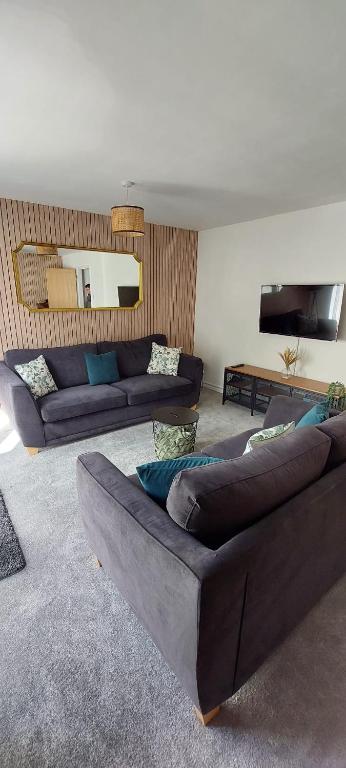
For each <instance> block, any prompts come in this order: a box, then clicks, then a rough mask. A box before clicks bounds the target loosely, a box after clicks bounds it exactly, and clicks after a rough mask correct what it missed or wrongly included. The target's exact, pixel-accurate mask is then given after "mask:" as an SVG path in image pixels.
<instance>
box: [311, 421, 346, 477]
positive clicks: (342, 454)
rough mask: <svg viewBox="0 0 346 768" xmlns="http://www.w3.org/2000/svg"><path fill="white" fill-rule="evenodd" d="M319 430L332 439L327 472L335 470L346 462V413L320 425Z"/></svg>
mask: <svg viewBox="0 0 346 768" xmlns="http://www.w3.org/2000/svg"><path fill="white" fill-rule="evenodd" d="M317 429H319V430H320V431H321V432H323V433H324V434H325V435H328V437H330V439H331V447H330V452H329V456H328V460H327V464H326V470H327V471H329V470H330V469H334V467H338V466H339V464H342V463H343V462H344V461H346V411H344V412H343V413H340V414H339V416H333V417H332V418H331V419H327V421H323V422H322V424H319V425H318V427H317Z"/></svg>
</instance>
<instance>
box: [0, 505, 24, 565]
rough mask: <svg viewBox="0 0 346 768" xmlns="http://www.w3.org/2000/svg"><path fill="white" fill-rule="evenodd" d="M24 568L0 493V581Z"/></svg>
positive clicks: (20, 550) (17, 543)
mask: <svg viewBox="0 0 346 768" xmlns="http://www.w3.org/2000/svg"><path fill="white" fill-rule="evenodd" d="M24 566H25V558H24V555H23V552H22V549H21V546H20V544H19V541H18V539H17V535H16V532H15V530H14V528H13V525H12V521H11V518H10V516H9V514H8V511H7V507H6V504H5V502H4V497H3V495H2V493H1V491H0V579H5V578H6V576H12V575H13V574H14V573H17V572H18V571H21V570H22V568H24Z"/></svg>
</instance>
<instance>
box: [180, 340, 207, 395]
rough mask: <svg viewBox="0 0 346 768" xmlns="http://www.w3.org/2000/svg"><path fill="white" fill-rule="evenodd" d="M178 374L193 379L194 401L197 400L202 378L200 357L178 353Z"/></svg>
mask: <svg viewBox="0 0 346 768" xmlns="http://www.w3.org/2000/svg"><path fill="white" fill-rule="evenodd" d="M178 376H184V378H185V379H190V380H191V381H193V383H194V385H195V389H196V395H197V396H196V403H197V402H198V400H199V394H200V391H201V385H202V378H203V361H202V360H201V358H200V357H195V356H194V355H186V354H185V353H184V352H182V354H181V355H180V360H179V367H178Z"/></svg>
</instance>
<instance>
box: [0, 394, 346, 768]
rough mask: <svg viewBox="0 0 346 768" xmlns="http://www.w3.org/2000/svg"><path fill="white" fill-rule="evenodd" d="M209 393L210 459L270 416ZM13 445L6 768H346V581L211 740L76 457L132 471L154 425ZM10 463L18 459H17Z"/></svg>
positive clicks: (7, 466)
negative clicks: (14, 545)
mask: <svg viewBox="0 0 346 768" xmlns="http://www.w3.org/2000/svg"><path fill="white" fill-rule="evenodd" d="M219 403H220V396H217V395H215V394H214V393H210V392H205V393H204V394H203V397H202V405H201V408H200V416H201V417H200V422H199V425H198V444H197V446H196V447H197V449H198V448H200V447H201V446H202V445H206V444H207V443H209V442H214V441H215V440H216V439H218V438H220V439H221V438H223V437H225V436H227V435H228V434H232V433H237V432H239V431H241V430H243V429H246V428H248V427H249V426H251V425H253V424H258V425H260V424H261V421H262V419H261V417H260V416H255V417H254V418H253V419H252V418H251V416H250V414H249V412H248V411H246V410H245V409H243V408H240V407H239V406H236V405H233V404H226V405H225V406H224V407H222V406H221V405H219ZM12 442H13V436H11V435H9V436H7V437H6V435H5V434H4V439H2V438H1V437H0V484H1V486H2V488H3V490H4V493H6V499H7V504H8V509H9V513H10V515H11V518H12V520H13V523H14V525H15V528H16V531H17V533H18V536H19V538H20V541H21V543H22V546H23V550H24V554H25V557H26V560H27V567H26V568H25V570H24V571H22V572H21V573H18V574H16V575H15V576H13V577H12V578H11V579H5V580H3V581H2V582H1V583H0V765H1V768H53V767H54V768H94V767H95V766H102V768H130V767H131V768H132V767H133V766H135V767H136V768H162V767H163V766H172V767H173V768H190V767H191V768H224V767H226V766H227V768H231V767H235V768H271V767H272V766H275V767H276V766H280V767H281V766H283V767H284V768H317V766H318V767H319V768H320V766H322V768H345V765H346V757H345V755H346V714H345V700H346V674H345V673H346V613H345V598H346V580H343V581H341V582H339V583H338V584H337V585H336V586H335V587H334V588H333V590H331V591H330V592H329V593H328V595H327V596H326V597H325V598H324V600H323V601H322V602H321V603H320V604H319V605H318V606H316V608H315V609H314V610H313V611H312V612H311V613H310V614H309V616H308V617H307V618H306V619H305V621H304V622H303V624H301V625H300V626H299V627H298V628H297V630H296V631H295V632H294V633H293V634H292V635H291V636H290V637H289V638H288V640H287V641H286V642H285V643H284V645H282V646H281V647H280V648H279V649H277V651H276V652H275V653H274V654H273V656H272V657H271V658H270V659H269V660H268V661H267V663H266V664H265V665H264V666H263V667H262V668H261V669H260V670H259V671H258V672H257V673H256V674H255V675H254V676H253V677H252V679H251V680H250V681H249V682H248V683H247V684H246V685H245V686H244V687H243V688H242V689H241V690H240V691H239V692H238V694H237V695H236V696H235V697H234V698H233V699H232V700H230V701H229V702H228V703H227V704H226V705H225V706H224V707H223V710H222V714H221V715H220V717H218V718H217V719H216V720H215V721H214V724H212V725H211V726H209V727H208V728H203V727H202V726H200V725H199V723H198V722H197V721H196V720H195V718H194V716H193V714H192V712H191V703H190V701H189V700H188V698H187V697H186V696H185V694H184V692H183V691H182V689H181V687H180V685H179V683H178V682H177V681H176V679H175V677H174V675H173V674H172V673H171V672H170V670H169V669H168V667H167V666H166V664H165V662H164V661H163V660H162V658H161V656H160V654H159V652H158V651H157V650H156V648H155V646H154V645H153V643H152V642H151V640H150V638H149V637H148V636H147V634H146V632H145V631H144V630H143V629H142V628H141V626H140V625H139V624H138V622H137V620H136V618H135V616H134V615H133V614H132V612H131V610H130V609H129V608H128V606H127V605H126V604H125V602H124V601H123V600H122V598H121V597H120V596H119V594H118V593H117V592H116V590H115V588H114V587H113V585H112V583H111V582H110V581H109V579H108V578H107V576H106V575H105V573H104V571H103V570H102V569H98V568H97V567H96V565H95V561H94V559H93V557H92V555H91V552H90V551H89V548H88V545H87V543H86V541H85V539H84V536H83V531H82V528H81V525H80V520H79V514H78V507H77V499H76V492H75V458H76V456H77V455H78V454H79V453H82V452H83V451H87V450H95V449H96V450H100V451H102V452H103V453H104V454H105V455H106V456H108V457H109V458H110V459H111V460H112V461H114V462H115V463H117V464H118V465H119V467H120V468H121V469H122V470H123V471H124V472H127V473H129V472H133V471H134V468H135V465H136V464H137V463H139V462H141V461H147V460H149V459H153V458H154V452H153V443H152V431H151V425H150V424H143V425H140V426H135V427H131V428H128V429H124V430H119V431H117V432H113V433H111V434H108V435H103V436H101V437H96V438H91V439H89V440H85V441H83V442H79V443H74V444H70V445H67V446H61V447H59V448H55V449H51V450H48V451H44V452H42V453H40V454H39V455H38V456H36V457H34V458H29V457H28V456H27V455H26V453H25V452H24V450H23V448H22V446H21V445H17V446H16V447H12V450H11V446H12ZM5 451H8V452H5Z"/></svg>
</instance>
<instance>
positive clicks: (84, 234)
mask: <svg viewBox="0 0 346 768" xmlns="http://www.w3.org/2000/svg"><path fill="white" fill-rule="evenodd" d="M22 240H24V241H25V240H28V241H30V240H32V241H36V242H47V243H50V242H51V243H64V244H66V245H77V246H80V247H85V248H87V247H91V246H92V247H94V248H100V249H102V248H111V249H114V250H118V251H122V250H124V249H125V250H129V251H136V252H137V253H138V255H139V257H140V259H142V261H143V295H144V302H143V304H142V305H141V306H140V307H139V308H138V309H137V310H133V311H128V310H116V311H109V310H105V311H101V312H98V311H94V312H45V313H30V312H29V311H28V310H27V309H26V308H25V307H22V306H20V305H18V304H17V299H16V290H15V283H14V274H13V266H12V250H14V248H16V247H17V246H18V245H19V243H20V241H22ZM196 269H197V232H192V231H189V230H185V229H177V228H174V227H164V226H162V225H157V224H146V225H145V237H144V238H126V237H115V235H112V232H111V224H110V217H109V216H101V215H99V214H96V213H86V212H84V211H74V210H70V209H67V208H56V207H54V206H48V205H37V204H36V203H24V202H20V201H17V200H6V199H0V356H1V357H2V355H3V352H4V351H5V350H6V349H13V348H15V347H19V348H21V347H26V348H28V347H41V346H42V347H45V346H46V347H54V346H59V345H65V344H79V343H82V342H84V341H100V340H102V339H124V340H125V339H134V338H139V337H140V336H145V335H147V334H149V333H153V332H163V333H166V334H167V336H168V341H169V344H171V345H172V346H181V347H183V349H184V351H186V352H192V351H193V336H194V319H195V292H196Z"/></svg>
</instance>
